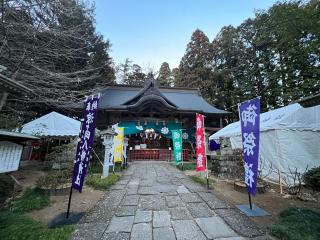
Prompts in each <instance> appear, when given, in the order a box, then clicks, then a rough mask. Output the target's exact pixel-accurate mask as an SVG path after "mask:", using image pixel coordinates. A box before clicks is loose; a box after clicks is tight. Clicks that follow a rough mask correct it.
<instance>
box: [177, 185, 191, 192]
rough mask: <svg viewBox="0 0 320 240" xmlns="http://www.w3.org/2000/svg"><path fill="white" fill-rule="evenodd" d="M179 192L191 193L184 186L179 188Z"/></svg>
mask: <svg viewBox="0 0 320 240" xmlns="http://www.w3.org/2000/svg"><path fill="white" fill-rule="evenodd" d="M177 192H178V193H190V191H189V190H188V189H187V188H186V187H185V186H184V185H180V186H178V188H177Z"/></svg>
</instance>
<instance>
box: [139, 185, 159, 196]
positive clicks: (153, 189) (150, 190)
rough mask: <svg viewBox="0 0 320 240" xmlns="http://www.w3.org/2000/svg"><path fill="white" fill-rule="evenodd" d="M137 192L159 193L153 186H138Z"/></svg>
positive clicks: (141, 193)
mask: <svg viewBox="0 0 320 240" xmlns="http://www.w3.org/2000/svg"><path fill="white" fill-rule="evenodd" d="M138 194H140V195H156V194H160V192H159V191H157V190H156V189H155V188H153V187H140V188H139V189H138Z"/></svg>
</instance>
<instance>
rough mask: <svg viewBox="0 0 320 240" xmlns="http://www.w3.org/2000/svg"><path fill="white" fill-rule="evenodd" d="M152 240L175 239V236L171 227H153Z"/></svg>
mask: <svg viewBox="0 0 320 240" xmlns="http://www.w3.org/2000/svg"><path fill="white" fill-rule="evenodd" d="M153 240H176V236H175V234H174V231H173V229H172V228H169V227H161V228H155V229H153Z"/></svg>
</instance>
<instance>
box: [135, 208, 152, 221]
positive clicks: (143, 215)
mask: <svg viewBox="0 0 320 240" xmlns="http://www.w3.org/2000/svg"><path fill="white" fill-rule="evenodd" d="M151 220H152V211H141V210H138V211H136V215H135V217H134V223H146V222H151Z"/></svg>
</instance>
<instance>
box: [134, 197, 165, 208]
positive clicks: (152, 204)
mask: <svg viewBox="0 0 320 240" xmlns="http://www.w3.org/2000/svg"><path fill="white" fill-rule="evenodd" d="M138 208H139V209H141V210H154V211H157V210H158V211H160V210H166V208H167V207H166V201H165V199H164V198H163V197H162V196H159V195H147V196H143V195H142V196H140V201H139V205H138Z"/></svg>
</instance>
